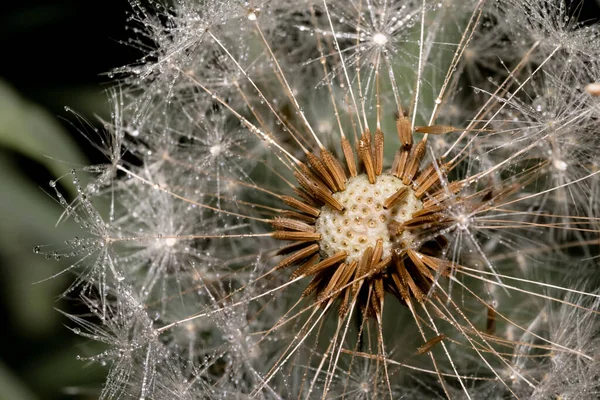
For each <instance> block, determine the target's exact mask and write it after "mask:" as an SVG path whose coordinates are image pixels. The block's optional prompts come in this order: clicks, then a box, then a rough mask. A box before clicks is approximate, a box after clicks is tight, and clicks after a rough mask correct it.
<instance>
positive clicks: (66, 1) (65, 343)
mask: <svg viewBox="0 0 600 400" xmlns="http://www.w3.org/2000/svg"><path fill="white" fill-rule="evenodd" d="M215 1H219V0H215ZM532 1H536V0H532ZM2 3H3V4H2V5H1V6H0V321H1V322H0V323H1V326H2V329H0V400H4V399H7V400H29V399H49V400H58V399H94V398H97V397H98V393H99V388H100V387H101V384H102V382H103V376H104V374H105V371H103V370H102V368H100V367H97V366H94V365H88V364H87V363H86V362H84V361H78V360H77V355H81V356H86V355H91V354H93V346H94V344H90V343H87V342H86V341H85V340H82V339H81V338H78V337H77V336H76V335H74V334H73V333H72V332H71V331H69V330H68V329H67V328H66V327H65V325H68V321H67V320H66V318H65V317H64V316H62V315H61V314H60V313H59V312H57V311H56V310H55V308H57V309H61V310H64V311H66V312H73V311H74V310H73V308H72V307H73V303H69V302H68V301H65V300H63V299H60V298H59V294H60V293H62V292H63V291H64V290H65V289H66V288H67V287H68V286H69V284H70V282H71V281H72V279H73V276H70V275H67V274H65V275H61V276H59V277H57V278H55V279H52V280H49V281H46V282H43V283H39V284H34V282H37V281H39V280H42V279H44V278H47V277H49V276H51V275H52V274H55V273H57V272H59V271H61V270H62V269H63V268H65V267H66V266H68V265H69V263H68V262H65V260H63V261H61V262H57V261H54V260H46V259H45V258H44V257H43V256H41V255H37V254H34V252H33V248H34V246H36V245H40V244H42V245H43V244H46V243H57V242H61V241H64V240H66V239H69V238H72V237H73V236H75V235H77V234H80V233H78V231H77V229H76V228H75V227H73V226H70V225H69V224H62V225H59V226H58V227H55V226H54V225H55V222H56V221H57V220H58V218H59V216H60V212H61V208H60V207H59V206H58V204H57V203H56V202H55V201H54V196H53V195H48V194H47V193H46V191H47V192H48V193H51V192H50V191H49V186H48V182H49V181H50V180H51V179H54V178H56V176H58V175H61V174H64V173H67V172H68V171H69V170H70V169H71V168H72V166H73V165H84V164H91V163H96V162H102V161H103V159H102V157H101V154H99V152H98V151H96V150H95V149H93V147H92V146H91V145H90V144H89V143H88V142H87V141H86V140H85V138H84V136H83V135H82V134H81V130H85V129H86V128H88V129H89V127H86V124H85V123H83V124H82V123H81V122H78V118H77V117H76V116H75V115H74V114H72V113H69V112H67V111H66V110H65V108H64V107H65V106H68V107H70V108H72V109H73V110H75V111H77V113H78V114H80V115H81V116H82V117H84V118H85V119H87V120H88V121H90V122H91V123H95V124H98V123H97V121H98V120H97V118H96V116H100V117H103V118H104V119H109V116H108V113H109V111H108V107H107V97H106V95H105V93H104V90H105V89H106V88H108V87H110V79H109V78H108V76H107V75H106V72H108V71H110V70H111V69H112V68H115V67H119V66H122V65H125V64H128V63H131V62H133V61H135V60H136V59H137V58H138V57H139V56H140V54H139V53H137V51H135V50H133V49H132V48H130V47H128V46H126V45H124V44H121V43H119V41H125V40H126V39H127V37H128V35H129V32H128V31H127V30H126V29H125V26H126V19H127V11H128V10H129V5H128V2H127V0H103V1H99V2H92V1H82V0H55V1H50V0H46V1H42V0H21V1H3V2H2ZM598 16H600V7H599V3H598V2H597V1H595V0H589V1H586V2H585V3H584V5H583V8H582V11H581V15H580V18H581V20H593V19H597V17H598ZM98 125H99V124H98ZM48 126H51V128H48ZM24 138H25V139H24ZM27 138H29V139H28V140H26V139H27ZM53 146H55V147H53ZM46 156H53V157H55V158H48V157H46ZM69 163H74V164H69ZM67 183H68V182H67ZM61 190H63V191H65V193H69V191H72V190H73V188H72V187H68V185H62V186H61Z"/></svg>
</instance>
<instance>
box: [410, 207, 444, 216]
mask: <svg viewBox="0 0 600 400" xmlns="http://www.w3.org/2000/svg"><path fill="white" fill-rule="evenodd" d="M445 209H446V206H444V205H430V206H427V207H424V208H423V209H421V210H419V211H415V212H414V213H413V215H412V217H411V218H417V217H421V216H423V215H427V214H434V213H438V212H440V211H442V210H445Z"/></svg>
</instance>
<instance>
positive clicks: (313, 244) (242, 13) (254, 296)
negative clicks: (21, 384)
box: [36, 0, 600, 399]
mask: <svg viewBox="0 0 600 400" xmlns="http://www.w3.org/2000/svg"><path fill="white" fill-rule="evenodd" d="M131 23H132V24H133V25H135V30H134V32H136V33H137V34H138V35H140V36H139V37H138V38H137V40H138V42H137V43H138V44H139V48H140V50H141V51H142V57H141V58H140V60H139V63H138V64H136V65H130V66H126V67H122V68H119V69H117V70H115V71H114V74H115V76H116V77H117V79H119V85H120V89H119V90H115V91H114V92H113V93H112V95H111V100H112V106H113V108H114V113H113V120H112V121H111V122H107V123H105V126H104V129H105V136H103V137H105V139H104V140H103V141H102V146H103V147H102V151H103V152H104V154H106V155H107V157H108V158H109V162H108V163H107V164H106V165H99V166H92V167H87V168H83V169H80V170H73V171H72V175H71V176H72V177H73V183H74V184H75V185H76V186H77V189H78V192H79V196H78V197H76V198H74V199H65V198H64V196H63V195H61V193H60V192H59V191H58V188H57V187H56V185H55V184H53V185H52V187H54V188H55V190H56V194H57V196H58V199H59V201H60V203H61V204H62V205H63V206H64V208H65V212H64V215H63V216H62V217H61V218H63V219H64V218H73V219H74V220H75V221H77V222H78V223H79V224H80V226H81V227H82V229H83V231H85V234H84V235H82V237H81V238H76V239H75V240H73V241H70V242H69V243H67V245H68V246H69V247H71V248H70V249H67V250H65V249H59V248H56V249H53V248H51V247H48V246H41V247H39V248H36V251H37V252H41V253H45V254H47V255H49V256H50V257H51V256H52V255H54V256H55V257H60V256H68V257H73V258H75V259H76V261H74V262H73V264H72V266H71V267H69V268H68V270H67V271H72V272H77V273H78V278H77V280H76V281H75V283H74V284H73V286H72V287H71V288H70V289H69V296H71V297H72V296H74V294H77V295H78V296H80V297H81V299H82V301H83V303H84V304H85V305H86V306H87V307H88V308H89V309H90V311H91V314H90V315H77V316H76V315H71V316H69V318H71V320H72V321H73V322H74V324H75V325H77V327H76V328H73V330H74V331H76V333H78V334H80V335H83V336H85V337H87V338H89V339H92V340H97V341H100V342H102V343H104V344H106V345H107V349H106V351H104V352H103V353H101V354H98V355H96V356H92V357H88V358H87V359H88V360H92V361H99V362H103V363H105V362H109V363H110V365H111V368H110V370H109V371H108V377H107V381H106V384H105V385H104V387H103V388H102V389H101V390H100V393H99V396H100V398H103V399H115V398H130V397H131V398H145V399H173V398H178V399H200V398H223V399H231V398H261V399H262V398H264V399H271V398H274V399H277V398H286V399H287V398H298V399H301V398H302V399H303V398H311V399H312V398H323V399H326V398H355V397H356V398H365V399H370V398H392V399H396V398H415V399H422V398H452V399H453V398H460V399H462V398H466V399H477V398H481V399H490V398H498V399H500V398H540V399H541V398H576V399H594V398H597V397H598V396H599V395H600V386H599V384H598V382H600V376H599V375H598V373H599V372H598V357H600V351H599V346H600V344H599V336H598V332H599V330H598V313H599V307H598V303H599V301H600V296H599V295H598V285H599V284H600V281H599V279H598V249H599V247H598V245H599V244H600V235H599V233H600V231H599V228H600V224H599V222H600V220H599V215H598V211H599V209H598V200H597V199H598V198H599V195H600V169H599V160H598V155H599V154H600V97H599V96H598V90H597V87H598V82H600V62H599V60H600V40H598V26H597V25H593V24H592V23H589V22H586V23H585V24H584V23H581V22H579V19H578V14H577V8H576V7H570V6H569V5H568V4H567V3H564V2H563V1H561V0H549V1H540V2H528V1H523V2H521V1H516V0H498V1H493V2H492V1H489V2H485V1H456V2H453V1H442V2H438V1H436V2H430V1H426V0H423V1H392V0H389V1H387V0H324V1H317V0H308V1H303V2H293V3H292V4H288V2H284V1H275V0H273V1H258V0H257V1H251V2H238V1H190V0H179V1H175V2H173V4H169V5H167V4H160V3H154V4H153V5H152V8H143V7H142V6H140V5H139V4H138V3H137V2H132V14H131ZM84 176H85V180H84ZM101 210H107V211H106V212H105V211H101Z"/></svg>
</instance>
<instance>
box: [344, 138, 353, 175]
mask: <svg viewBox="0 0 600 400" xmlns="http://www.w3.org/2000/svg"><path fill="white" fill-rule="evenodd" d="M342 152H343V153H344V158H345V159H346V165H347V166H348V171H349V172H350V176H356V175H357V171H356V160H355V159H354V151H352V146H351V145H350V142H349V141H348V139H346V138H342Z"/></svg>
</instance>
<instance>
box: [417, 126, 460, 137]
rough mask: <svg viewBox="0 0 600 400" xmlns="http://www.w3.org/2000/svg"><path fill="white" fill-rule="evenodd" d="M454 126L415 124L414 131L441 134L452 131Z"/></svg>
mask: <svg viewBox="0 0 600 400" xmlns="http://www.w3.org/2000/svg"><path fill="white" fill-rule="evenodd" d="M455 130H456V128H455V127H453V126H450V125H429V126H415V132H419V133H429V134H431V135H443V134H445V133H450V132H454V131H455Z"/></svg>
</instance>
